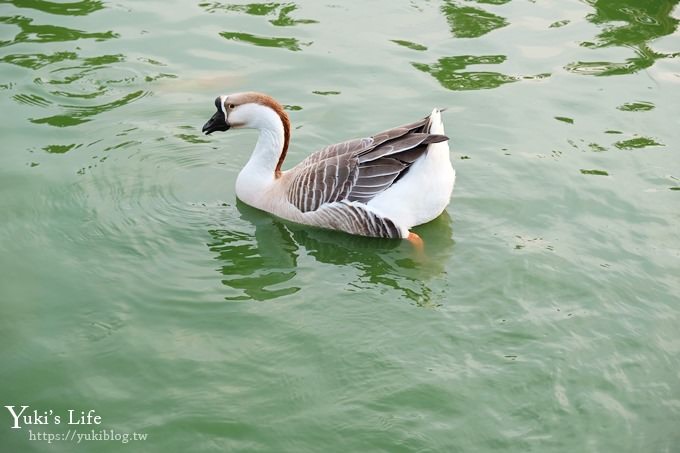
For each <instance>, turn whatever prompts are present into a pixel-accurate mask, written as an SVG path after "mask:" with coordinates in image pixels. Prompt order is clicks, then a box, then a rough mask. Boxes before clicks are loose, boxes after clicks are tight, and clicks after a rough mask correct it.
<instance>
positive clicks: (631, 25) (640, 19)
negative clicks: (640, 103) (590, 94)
mask: <svg viewBox="0 0 680 453" xmlns="http://www.w3.org/2000/svg"><path fill="white" fill-rule="evenodd" d="M588 3H589V4H590V5H591V6H592V7H593V8H595V12H594V13H593V14H590V15H588V17H587V19H588V20H589V21H590V22H592V23H593V24H595V25H598V26H600V27H602V29H603V31H602V32H601V33H600V34H599V35H597V37H596V40H595V41H594V42H590V41H583V42H581V45H582V46H583V47H587V48H593V49H599V48H603V47H613V46H619V47H625V48H629V49H633V51H634V52H635V56H634V57H631V58H627V59H626V61H625V62H610V61H589V62H583V61H578V62H575V63H571V64H569V65H567V66H566V69H567V70H569V71H572V72H576V73H580V74H592V75H599V76H608V75H620V74H632V73H635V72H637V71H640V70H641V69H645V68H648V67H650V66H652V65H653V64H654V62H655V61H656V60H658V59H661V58H669V57H677V56H680V52H677V53H673V54H664V53H659V52H655V51H654V50H652V49H651V48H650V47H649V43H650V42H651V41H652V40H654V39H657V38H660V37H662V36H666V35H670V34H671V33H673V32H674V31H675V29H676V28H677V25H678V19H675V18H674V17H672V16H671V13H672V12H673V9H674V8H675V6H676V5H677V4H678V0H658V1H654V2H651V1H639V0H588Z"/></svg>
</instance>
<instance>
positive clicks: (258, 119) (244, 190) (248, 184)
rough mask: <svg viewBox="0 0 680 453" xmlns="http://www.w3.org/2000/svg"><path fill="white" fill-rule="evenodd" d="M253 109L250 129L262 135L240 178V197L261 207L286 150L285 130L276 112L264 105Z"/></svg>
mask: <svg viewBox="0 0 680 453" xmlns="http://www.w3.org/2000/svg"><path fill="white" fill-rule="evenodd" d="M243 107H246V106H243ZM247 107H250V105H248V106H247ZM253 108H254V109H256V110H257V111H256V112H252V113H253V115H252V116H251V117H252V118H255V119H254V120H253V121H251V122H249V124H248V125H247V127H249V128H254V129H258V130H259V132H260V135H259V137H258V139H257V144H256V145H255V149H254V150H253V153H252V154H251V156H250V159H249V160H248V163H247V164H246V165H245V167H243V169H242V170H241V172H240V173H239V175H238V178H237V179H236V195H237V196H238V197H239V198H240V199H241V200H242V201H244V202H245V203H248V204H249V205H251V206H255V207H261V206H262V200H261V199H262V196H263V195H264V194H265V192H266V190H267V189H268V188H269V187H270V186H271V185H272V184H273V183H274V181H275V179H276V175H275V171H276V166H277V164H278V161H279V158H280V157H281V152H282V150H283V142H284V129H283V123H282V122H281V118H280V117H279V116H278V115H277V114H276V112H274V111H273V110H272V109H270V108H268V107H265V106H260V105H257V106H253Z"/></svg>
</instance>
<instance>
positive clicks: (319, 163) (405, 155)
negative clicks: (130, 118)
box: [203, 92, 455, 238]
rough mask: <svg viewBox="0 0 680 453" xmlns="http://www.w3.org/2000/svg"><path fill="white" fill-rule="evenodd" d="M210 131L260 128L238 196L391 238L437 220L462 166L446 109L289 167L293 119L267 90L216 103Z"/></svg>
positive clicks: (319, 223) (269, 208)
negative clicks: (455, 160)
mask: <svg viewBox="0 0 680 453" xmlns="http://www.w3.org/2000/svg"><path fill="white" fill-rule="evenodd" d="M215 106H216V107H217V112H216V113H215V114H214V115H213V117H212V118H211V119H210V120H209V121H208V122H207V123H206V124H205V125H204V126H203V132H204V133H206V134H210V133H212V132H215V131H226V130H228V129H230V128H254V129H258V130H259V138H258V140H257V144H256V145H255V149H254V150H253V152H252V154H251V156H250V159H249V160H248V162H247V163H246V165H245V166H244V167H243V169H242V170H241V172H240V173H239V175H238V178H237V179H236V196H237V197H238V198H239V199H240V200H241V201H243V202H244V203H246V204H249V205H251V206H253V207H255V208H258V209H261V210H263V211H266V212H269V213H272V214H274V215H276V216H278V217H281V218H284V219H287V220H290V221H293V222H297V223H302V224H306V225H312V226H316V227H321V228H329V229H334V230H340V231H344V232H346V233H350V234H357V235H362V236H372V237H385V238H409V237H410V236H412V235H413V234H412V233H410V231H409V229H410V228H411V227H413V226H416V225H420V224H423V223H427V222H429V221H430V220H433V219H435V218H436V217H438V216H439V215H440V214H441V213H442V211H443V210H444V209H445V208H446V206H447V205H448V204H449V200H450V198H451V192H452V191H453V185H454V182H455V171H454V169H453V167H452V165H451V159H450V157H449V146H448V138H447V137H446V136H445V135H444V125H443V124H442V120H441V114H440V111H439V110H437V109H435V110H433V111H432V113H431V114H430V115H429V116H427V117H425V118H423V119H421V120H420V121H416V122H414V123H411V124H406V125H403V126H399V127H395V128H393V129H389V130H386V131H383V132H380V133H378V134H375V135H373V136H371V137H366V138H360V139H354V140H349V141H347V142H343V143H338V144H335V145H329V146H326V147H325V148H323V149H321V150H320V151H317V152H315V153H313V154H311V155H309V156H308V157H307V158H306V159H304V160H303V161H302V162H300V163H299V164H297V165H296V166H294V167H293V168H291V169H290V170H286V171H282V170H281V166H282V164H283V161H284V159H285V156H286V152H287V150H288V144H289V142H290V121H289V119H288V115H287V114H286V113H285V111H284V110H283V108H282V107H281V105H280V104H279V103H278V102H276V101H275V100H274V99H273V98H271V97H269V96H267V95H264V94H261V93H253V92H250V93H237V94H231V95H227V96H220V97H218V98H217V99H216V100H215Z"/></svg>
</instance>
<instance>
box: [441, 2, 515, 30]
mask: <svg viewBox="0 0 680 453" xmlns="http://www.w3.org/2000/svg"><path fill="white" fill-rule="evenodd" d="M508 1H510V0H495V1H489V0H487V1H479V0H478V3H495V4H503V3H507V2H508ZM442 13H444V16H446V20H447V22H448V23H449V26H450V27H451V33H452V34H453V36H455V37H457V38H478V37H480V36H482V35H485V34H487V33H489V32H490V31H493V30H496V29H497V28H501V27H505V26H506V25H508V21H507V20H505V18H503V17H500V16H497V15H495V14H492V13H490V12H488V11H485V10H483V9H481V8H475V7H472V6H467V5H465V6H462V5H460V4H459V3H458V2H454V1H451V0H446V1H445V2H444V5H442Z"/></svg>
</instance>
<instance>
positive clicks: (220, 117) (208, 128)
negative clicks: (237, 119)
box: [203, 109, 229, 135]
mask: <svg viewBox="0 0 680 453" xmlns="http://www.w3.org/2000/svg"><path fill="white" fill-rule="evenodd" d="M228 130H229V125H228V124H227V122H226V121H225V120H224V113H223V112H222V110H219V109H218V110H217V111H216V112H215V114H214V115H213V116H212V118H210V119H209V120H208V122H207V123H205V124H204V125H203V133H204V134H206V135H210V134H211V133H213V132H215V131H228Z"/></svg>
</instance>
